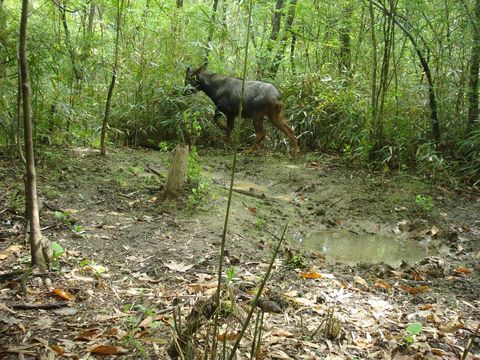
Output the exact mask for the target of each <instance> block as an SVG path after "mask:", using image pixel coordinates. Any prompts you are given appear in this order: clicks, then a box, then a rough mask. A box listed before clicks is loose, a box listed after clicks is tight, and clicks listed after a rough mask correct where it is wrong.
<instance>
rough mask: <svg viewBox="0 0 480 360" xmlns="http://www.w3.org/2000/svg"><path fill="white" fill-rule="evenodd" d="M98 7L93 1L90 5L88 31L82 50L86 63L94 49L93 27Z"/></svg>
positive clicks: (83, 59)
mask: <svg viewBox="0 0 480 360" xmlns="http://www.w3.org/2000/svg"><path fill="white" fill-rule="evenodd" d="M96 10H97V6H96V5H95V3H94V2H93V1H92V2H91V3H90V9H89V10H88V18H87V19H88V24H87V29H86V32H85V35H84V38H83V49H82V61H83V62H85V61H86V60H87V59H88V58H89V57H90V53H91V49H92V40H93V25H94V19H95V12H96Z"/></svg>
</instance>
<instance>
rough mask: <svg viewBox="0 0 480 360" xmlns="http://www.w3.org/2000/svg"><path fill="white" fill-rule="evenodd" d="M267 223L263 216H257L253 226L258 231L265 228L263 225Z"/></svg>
mask: <svg viewBox="0 0 480 360" xmlns="http://www.w3.org/2000/svg"><path fill="white" fill-rule="evenodd" d="M266 225H267V221H266V220H265V219H264V218H261V217H259V218H258V219H257V220H256V221H255V228H256V229H257V230H259V231H261V230H263V229H265V226H266Z"/></svg>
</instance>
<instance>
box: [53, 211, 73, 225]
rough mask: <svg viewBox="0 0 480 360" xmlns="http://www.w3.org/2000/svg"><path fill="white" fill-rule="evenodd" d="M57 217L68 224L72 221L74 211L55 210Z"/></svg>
mask: <svg viewBox="0 0 480 360" xmlns="http://www.w3.org/2000/svg"><path fill="white" fill-rule="evenodd" d="M55 219H57V220H59V221H61V222H64V223H66V224H71V223H72V212H71V211H68V210H65V211H55Z"/></svg>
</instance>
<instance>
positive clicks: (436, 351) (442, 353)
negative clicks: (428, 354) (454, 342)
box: [431, 348, 447, 356]
mask: <svg viewBox="0 0 480 360" xmlns="http://www.w3.org/2000/svg"><path fill="white" fill-rule="evenodd" d="M431 351H432V354H433V355H437V356H445V355H447V353H446V352H445V351H443V350H442V349H436V348H432V349H431Z"/></svg>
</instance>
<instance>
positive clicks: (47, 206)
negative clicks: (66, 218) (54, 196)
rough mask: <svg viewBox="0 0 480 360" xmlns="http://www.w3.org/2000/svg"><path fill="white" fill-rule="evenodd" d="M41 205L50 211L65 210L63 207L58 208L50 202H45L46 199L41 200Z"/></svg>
mask: <svg viewBox="0 0 480 360" xmlns="http://www.w3.org/2000/svg"><path fill="white" fill-rule="evenodd" d="M43 205H44V206H45V207H46V208H47V209H48V210H51V211H58V212H61V213H63V212H65V210H63V209H61V208H59V207H56V206H54V205H52V204H49V203H48V202H46V201H44V202H43Z"/></svg>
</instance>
